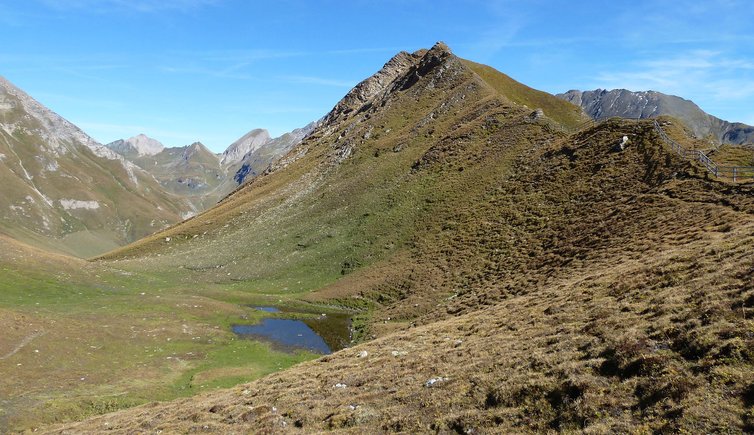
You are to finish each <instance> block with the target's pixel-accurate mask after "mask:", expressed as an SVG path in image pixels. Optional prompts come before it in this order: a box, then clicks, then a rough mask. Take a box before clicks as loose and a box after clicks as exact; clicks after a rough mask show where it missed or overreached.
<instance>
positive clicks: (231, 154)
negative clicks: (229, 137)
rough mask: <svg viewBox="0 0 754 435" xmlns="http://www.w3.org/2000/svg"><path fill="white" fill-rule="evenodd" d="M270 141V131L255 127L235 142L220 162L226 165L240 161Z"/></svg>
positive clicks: (224, 153)
mask: <svg viewBox="0 0 754 435" xmlns="http://www.w3.org/2000/svg"><path fill="white" fill-rule="evenodd" d="M269 141H270V133H269V132H268V131H267V130H265V129H263V128H255V129H254V130H251V131H250V132H248V133H246V134H245V135H243V136H242V137H241V138H240V139H238V140H237V141H235V142H233V143H232V144H231V145H230V146H229V147H228V149H226V150H225V151H224V152H223V154H222V159H221V160H220V163H222V164H223V165H225V166H229V165H232V164H234V163H238V162H240V161H241V159H243V157H244V156H245V155H246V154H248V153H250V152H252V151H254V150H256V149H258V148H259V147H261V146H262V145H264V144H266V143H267V142H269Z"/></svg>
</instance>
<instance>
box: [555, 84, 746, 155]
mask: <svg viewBox="0 0 754 435" xmlns="http://www.w3.org/2000/svg"><path fill="white" fill-rule="evenodd" d="M556 96H557V97H559V98H562V99H564V100H566V101H569V102H571V103H573V104H575V105H577V106H581V107H582V108H583V109H584V112H585V113H586V114H587V115H589V116H590V117H592V118H594V119H603V118H611V117H615V116H617V117H621V118H654V117H657V116H660V115H669V116H673V117H675V118H678V119H680V120H681V121H683V122H684V123H685V124H686V126H687V127H688V128H689V129H691V131H692V132H693V134H694V135H695V136H696V137H698V138H700V139H709V140H713V141H715V142H717V143H729V144H736V145H741V144H754V127H752V126H750V125H746V124H743V123H740V122H728V121H724V120H722V119H719V118H716V117H714V116H712V115H710V114H708V113H706V112H704V111H703V110H702V109H700V108H699V106H697V105H696V104H694V102H693V101H689V100H685V99H683V98H681V97H677V96H675V95H667V94H663V93H661V92H655V91H642V92H633V91H628V90H626V89H613V90H611V91H608V90H605V89H597V90H594V91H578V90H571V91H568V92H566V93H563V94H558V95H556Z"/></svg>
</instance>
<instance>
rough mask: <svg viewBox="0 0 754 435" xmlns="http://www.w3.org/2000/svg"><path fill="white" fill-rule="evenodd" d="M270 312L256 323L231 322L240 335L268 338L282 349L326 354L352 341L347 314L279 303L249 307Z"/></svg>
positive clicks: (259, 338)
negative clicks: (328, 312) (297, 308)
mask: <svg viewBox="0 0 754 435" xmlns="http://www.w3.org/2000/svg"><path fill="white" fill-rule="evenodd" d="M252 308H254V309H256V310H258V311H264V312H266V313H270V314H272V315H273V316H274V317H265V318H264V319H262V320H261V321H260V322H259V323H257V324H255V325H233V326H232V330H233V332H234V333H235V334H236V335H238V336H239V337H241V338H250V339H254V340H262V341H268V342H271V343H272V344H274V345H275V346H277V347H280V348H283V349H285V350H298V349H304V350H308V351H310V352H315V353H321V354H329V353H332V352H335V351H337V350H340V349H343V348H344V347H347V346H348V344H349V343H350V342H351V318H350V316H349V315H348V314H332V313H330V314H314V313H306V312H302V311H294V310H288V309H285V308H278V307H260V306H254V307H252Z"/></svg>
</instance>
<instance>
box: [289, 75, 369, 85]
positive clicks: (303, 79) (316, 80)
mask: <svg viewBox="0 0 754 435" xmlns="http://www.w3.org/2000/svg"><path fill="white" fill-rule="evenodd" d="M280 80H282V81H286V82H289V83H296V84H304V85H318V86H334V87H338V88H352V87H354V86H355V85H356V82H355V81H353V80H340V79H329V78H323V77H312V76H281V77H280Z"/></svg>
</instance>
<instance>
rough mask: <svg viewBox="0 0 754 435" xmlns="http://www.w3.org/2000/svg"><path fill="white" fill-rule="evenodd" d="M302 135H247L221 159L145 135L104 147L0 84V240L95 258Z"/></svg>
mask: <svg viewBox="0 0 754 435" xmlns="http://www.w3.org/2000/svg"><path fill="white" fill-rule="evenodd" d="M308 131H311V129H310V128H309V129H307V128H305V129H299V130H295V131H294V132H292V133H287V134H285V135H283V136H281V137H280V138H276V139H271V138H270V137H269V134H268V133H267V131H266V130H259V129H257V130H252V132H250V133H249V134H247V135H245V136H244V138H242V139H240V140H239V141H237V142H236V143H234V144H233V145H231V147H229V149H228V150H226V152H225V153H223V154H222V156H220V155H217V154H214V153H213V152H211V151H210V150H208V149H207V148H206V147H205V146H204V145H202V144H201V143H199V142H196V143H193V144H191V145H188V146H184V147H175V148H166V147H164V146H163V145H162V144H161V143H160V142H159V141H157V140H155V139H152V138H150V137H148V136H146V135H144V134H140V135H138V136H134V137H132V138H130V139H123V140H117V141H115V142H112V143H110V144H107V145H106V146H105V145H102V144H100V143H98V142H97V141H95V140H94V139H92V138H91V137H89V136H88V135H87V134H86V133H84V132H83V131H82V130H81V129H80V128H78V127H77V126H75V125H73V124H72V123H70V122H69V121H67V120H65V119H64V118H63V117H61V116H60V115H58V114H56V113H54V112H53V111H51V110H49V109H48V108H46V107H44V106H43V105H42V104H40V103H39V102H37V101H36V100H34V99H33V98H32V97H31V96H29V95H28V94H26V93H25V92H23V91H22V90H21V89H19V88H18V87H16V86H14V85H13V84H12V83H10V82H9V81H7V80H6V79H4V78H2V77H0V183H2V195H0V232H2V233H5V234H7V235H9V236H11V237H13V238H16V239H18V240H21V241H24V242H26V243H30V244H33V245H37V246H42V247H45V248H47V249H52V250H56V251H59V252H65V253H69V254H73V255H76V256H82V257H86V256H93V255H96V254H100V253H102V252H105V251H107V250H111V249H113V248H116V247H118V246H121V245H124V244H126V243H129V242H132V241H134V240H137V239H139V238H142V237H144V236H146V235H149V234H151V233H153V232H155V231H157V230H160V229H163V228H165V227H167V226H169V225H171V224H174V223H176V222H179V221H181V220H183V219H185V218H187V217H190V216H193V215H195V214H197V213H199V212H201V211H203V210H205V209H206V208H208V207H210V206H212V205H214V204H215V203H216V202H217V201H219V200H220V199H222V198H223V197H224V196H225V195H227V194H228V193H230V192H231V191H233V190H234V189H235V188H236V187H237V186H238V184H239V183H242V182H244V181H245V180H246V179H247V178H248V177H249V175H255V174H257V173H259V172H261V171H263V170H264V169H265V168H266V167H267V166H268V165H269V164H270V163H271V162H272V161H273V160H274V159H276V158H278V157H280V156H281V155H282V154H283V153H285V152H287V151H288V150H289V149H290V148H291V147H293V146H294V145H295V144H296V143H298V142H300V141H301V139H302V138H303V137H304V136H305V134H306V133H305V132H308ZM302 132H304V133H302ZM239 171H241V173H240V175H239V174H237V173H238V172H239Z"/></svg>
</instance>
